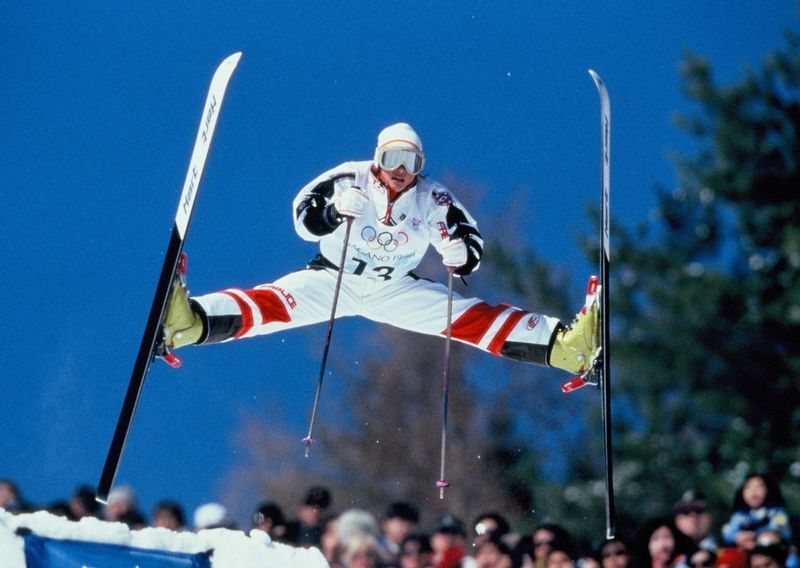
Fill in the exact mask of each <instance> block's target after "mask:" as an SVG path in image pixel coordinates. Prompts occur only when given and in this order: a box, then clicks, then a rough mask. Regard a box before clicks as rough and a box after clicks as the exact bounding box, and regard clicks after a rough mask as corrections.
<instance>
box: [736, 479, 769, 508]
mask: <svg viewBox="0 0 800 568" xmlns="http://www.w3.org/2000/svg"><path fill="white" fill-rule="evenodd" d="M742 498H743V499H744V502H745V503H747V506H748V507H750V508H751V509H757V508H759V507H760V506H761V505H763V504H764V501H765V500H766V498H767V484H766V482H765V481H764V479H763V478H761V477H759V476H755V477H751V478H750V479H748V480H747V481H746V482H745V484H744V487H743V488H742Z"/></svg>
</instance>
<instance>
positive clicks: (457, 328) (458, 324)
mask: <svg viewBox="0 0 800 568" xmlns="http://www.w3.org/2000/svg"><path fill="white" fill-rule="evenodd" d="M507 309H508V305H507V304H500V305H499V306H490V305H489V304H487V303H486V302H481V303H479V304H475V305H474V306H472V307H471V308H469V309H468V310H467V311H466V312H464V313H463V314H461V316H460V317H459V318H458V319H457V320H456V321H454V322H453V329H452V337H453V338H455V339H459V340H461V341H466V342H467V343H472V344H473V345H477V344H478V343H480V341H481V339H482V338H483V336H484V335H485V334H486V331H487V330H488V329H489V328H490V327H491V325H492V324H493V323H494V320H496V319H497V316H499V315H500V314H502V313H503V312H504V311H506V310H507ZM444 333H445V332H444V331H443V332H442V334H444Z"/></svg>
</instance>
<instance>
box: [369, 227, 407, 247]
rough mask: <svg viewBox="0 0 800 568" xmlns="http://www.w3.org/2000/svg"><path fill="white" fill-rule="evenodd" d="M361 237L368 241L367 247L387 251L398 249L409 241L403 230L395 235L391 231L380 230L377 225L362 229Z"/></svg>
mask: <svg viewBox="0 0 800 568" xmlns="http://www.w3.org/2000/svg"><path fill="white" fill-rule="evenodd" d="M361 238H362V239H364V240H365V241H366V242H367V247H369V248H371V249H373V250H379V249H383V250H385V251H386V252H392V251H395V250H397V247H401V246H403V245H404V244H406V243H407V242H408V235H407V234H406V233H404V232H402V231H400V232H399V233H397V234H396V235H393V234H392V233H390V232H389V231H382V232H380V233H379V232H378V231H376V230H375V227H369V226H368V227H364V228H363V229H362V230H361Z"/></svg>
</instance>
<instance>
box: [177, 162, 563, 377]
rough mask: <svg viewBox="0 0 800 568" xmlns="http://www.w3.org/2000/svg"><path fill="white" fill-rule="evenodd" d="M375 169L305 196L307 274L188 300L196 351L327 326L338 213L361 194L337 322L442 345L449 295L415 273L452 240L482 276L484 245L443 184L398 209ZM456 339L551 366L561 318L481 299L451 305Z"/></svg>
mask: <svg viewBox="0 0 800 568" xmlns="http://www.w3.org/2000/svg"><path fill="white" fill-rule="evenodd" d="M377 174H378V172H377V170H376V169H375V166H374V165H373V163H372V162H371V161H364V162H347V163H344V164H341V165H339V166H337V167H335V168H333V169H331V170H329V171H327V172H325V173H324V174H322V175H320V176H319V177H317V178H316V179H314V180H313V181H311V182H310V183H308V184H307V185H306V186H304V187H303V188H302V189H301V190H300V192H299V193H298V195H297V197H296V198H295V199H294V202H293V209H294V225H295V230H296V231H297V233H298V234H299V235H300V237H302V238H303V239H305V240H308V241H318V242H319V247H320V254H319V255H317V257H316V258H315V259H313V260H312V261H311V262H309V264H308V266H307V267H306V268H305V269H303V270H299V271H297V272H292V273H291V274H288V275H286V276H284V277H282V278H279V279H278V280H276V281H274V282H273V283H271V284H263V285H260V286H256V287H255V288H253V289H252V290H240V289H228V290H223V291H220V292H216V293H213V294H208V295H204V296H199V297H194V298H192V302H193V305H194V308H195V310H196V311H198V312H199V313H200V314H201V316H202V317H203V322H204V334H203V337H202V338H201V340H200V341H199V343H216V342H220V341H227V340H232V339H239V338H244V337H253V336H256V335H263V334H267V333H274V332H277V331H281V330H284V329H290V328H294V327H299V326H304V325H310V324H314V323H319V322H323V321H327V320H328V319H329V318H330V314H331V307H332V305H331V304H332V299H333V294H334V287H335V284H336V278H337V268H338V267H337V263H338V262H339V261H340V259H341V258H342V246H343V244H344V235H345V230H346V223H344V222H343V219H342V218H341V217H340V216H339V215H338V213H337V212H336V209H335V208H334V206H333V203H334V201H335V200H336V197H337V196H338V195H339V194H340V193H341V192H342V191H344V190H345V189H348V188H350V187H352V186H357V187H359V188H361V190H362V191H363V192H364V193H365V194H366V195H367V197H368V199H369V202H368V203H367V204H366V207H365V208H364V211H363V214H362V215H361V216H360V217H357V218H355V219H354V220H353V223H352V228H351V232H350V240H349V243H348V246H347V249H348V250H347V253H346V256H345V265H344V274H343V278H342V285H341V289H340V292H339V300H338V305H337V307H336V316H337V317H345V316H357V315H358V316H363V317H366V318H368V319H370V320H373V321H377V322H382V323H387V324H391V325H393V326H396V327H399V328H403V329H407V330H410V331H416V332H420V333H425V334H429V335H443V334H444V333H445V332H446V329H445V328H446V321H447V287H446V286H444V285H443V284H440V283H438V282H432V281H430V280H427V279H423V278H420V277H419V276H417V275H415V274H414V273H413V272H412V271H413V269H414V268H416V267H417V265H418V264H419V263H420V261H421V260H422V257H423V255H424V254H425V252H426V250H427V249H428V246H429V245H433V247H434V248H435V249H437V250H440V248H441V247H442V246H444V245H445V244H446V243H447V242H448V241H449V239H450V238H451V237H453V238H461V239H463V240H464V242H465V243H466V245H467V250H468V261H467V264H465V265H464V266H462V267H461V268H459V269H458V270H456V272H455V273H456V274H457V275H465V274H469V273H470V272H472V271H473V270H474V269H476V268H477V267H478V264H479V262H480V256H481V253H482V250H483V246H482V245H483V241H482V238H481V235H480V233H479V232H478V229H477V226H476V223H475V221H474V219H473V218H472V216H471V215H470V214H469V213H468V212H467V211H466V210H465V209H464V207H463V206H462V205H461V203H459V201H458V200H457V199H456V198H455V197H454V196H453V195H452V194H451V193H450V192H449V191H448V190H447V188H445V187H444V186H443V185H441V184H440V183H438V182H436V181H433V180H430V179H427V178H425V177H423V176H417V178H416V183H415V185H413V186H412V187H411V188H409V189H407V190H405V191H403V192H402V193H401V194H400V195H399V196H397V197H396V199H395V200H394V201H393V202H390V201H389V198H388V196H389V191H388V189H387V188H386V186H385V185H384V184H383V182H381V180H380V179H379V178H378V175H377ZM452 321H453V326H452V337H453V339H455V340H458V341H462V342H464V343H469V344H471V345H474V346H476V347H478V348H480V349H483V350H485V351H489V352H490V353H493V354H495V355H503V356H506V357H511V358H514V359H518V360H522V361H527V362H532V363H538V364H542V365H546V364H547V353H548V350H549V346H550V343H551V341H552V340H553V337H554V332H555V331H556V330H557V329H558V328H559V327H560V325H561V324H560V322H559V321H558V320H557V319H556V318H552V317H548V316H545V315H542V314H537V313H532V312H528V311H525V310H522V309H519V308H516V307H513V306H509V305H506V304H500V305H496V306H492V305H489V304H487V303H486V302H484V301H482V300H480V299H478V298H464V297H462V296H460V295H459V294H457V293H454V297H453V320H452Z"/></svg>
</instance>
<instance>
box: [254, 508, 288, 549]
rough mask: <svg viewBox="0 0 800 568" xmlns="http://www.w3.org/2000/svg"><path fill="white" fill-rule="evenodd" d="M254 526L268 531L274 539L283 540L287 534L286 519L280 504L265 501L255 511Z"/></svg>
mask: <svg viewBox="0 0 800 568" xmlns="http://www.w3.org/2000/svg"><path fill="white" fill-rule="evenodd" d="M253 528H254V529H258V530H260V531H264V532H265V533H267V534H268V535H269V536H270V538H271V539H272V540H274V541H278V542H283V539H284V537H285V536H286V519H285V518H284V516H283V510H282V509H281V507H280V505H278V504H277V503H275V502H273V501H263V502H262V503H261V504H260V505H259V506H258V508H256V511H255V513H253Z"/></svg>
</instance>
